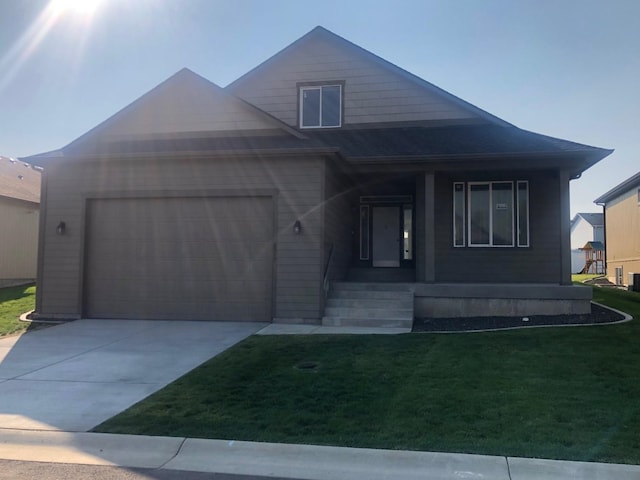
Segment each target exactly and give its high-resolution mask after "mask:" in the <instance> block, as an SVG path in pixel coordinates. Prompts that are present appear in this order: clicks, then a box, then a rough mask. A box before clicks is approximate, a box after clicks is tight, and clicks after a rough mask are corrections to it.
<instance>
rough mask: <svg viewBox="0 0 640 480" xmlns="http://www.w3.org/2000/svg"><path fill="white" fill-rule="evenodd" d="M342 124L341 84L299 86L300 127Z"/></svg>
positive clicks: (324, 126)
mask: <svg viewBox="0 0 640 480" xmlns="http://www.w3.org/2000/svg"><path fill="white" fill-rule="evenodd" d="M341 124H342V85H322V86H310V87H300V127H302V128H327V127H339V126H341Z"/></svg>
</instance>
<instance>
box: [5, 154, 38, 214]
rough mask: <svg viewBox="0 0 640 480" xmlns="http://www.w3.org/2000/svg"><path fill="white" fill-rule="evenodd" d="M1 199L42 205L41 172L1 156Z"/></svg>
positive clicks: (26, 164)
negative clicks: (5, 198) (13, 199)
mask: <svg viewBox="0 0 640 480" xmlns="http://www.w3.org/2000/svg"><path fill="white" fill-rule="evenodd" d="M0 197H8V198H15V199H17V200H24V201H27V202H33V203H40V172H39V171H37V170H35V169H34V168H33V167H32V166H31V165H29V164H28V163H24V162H20V161H18V160H15V159H13V158H9V157H2V156H0Z"/></svg>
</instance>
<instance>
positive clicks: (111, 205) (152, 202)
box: [83, 196, 274, 321]
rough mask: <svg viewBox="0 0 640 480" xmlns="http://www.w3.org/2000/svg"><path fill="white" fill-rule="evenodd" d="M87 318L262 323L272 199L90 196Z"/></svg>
mask: <svg viewBox="0 0 640 480" xmlns="http://www.w3.org/2000/svg"><path fill="white" fill-rule="evenodd" d="M85 225H86V230H85V235H86V236H85V253H84V258H85V261H84V272H85V275H84V277H85V278H84V292H83V297H84V299H83V310H84V311H83V315H84V317H87V318H136V319H163V320H230V321H271V318H272V316H273V315H272V298H273V295H272V284H273V260H274V258H273V256H274V207H273V199H272V197H266V196H264V197H263V196H256V197H246V196H243V197H241V196H238V197H234V196H225V197H215V196H212V197H166V196H165V197H158V198H107V199H89V200H87V205H86V217H85Z"/></svg>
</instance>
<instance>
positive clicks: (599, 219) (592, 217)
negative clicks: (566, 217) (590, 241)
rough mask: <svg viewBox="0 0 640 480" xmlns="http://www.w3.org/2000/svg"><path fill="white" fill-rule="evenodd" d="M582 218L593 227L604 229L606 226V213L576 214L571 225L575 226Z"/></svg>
mask: <svg viewBox="0 0 640 480" xmlns="http://www.w3.org/2000/svg"><path fill="white" fill-rule="evenodd" d="M580 218H582V219H583V220H584V221H585V222H587V223H588V224H589V225H591V226H592V227H602V226H603V225H604V213H576V216H575V217H574V218H573V221H572V222H571V224H572V225H573V224H575V223H576V222H577V221H578V220H579V219H580Z"/></svg>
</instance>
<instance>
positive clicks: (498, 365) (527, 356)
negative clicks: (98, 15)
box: [95, 289, 640, 464]
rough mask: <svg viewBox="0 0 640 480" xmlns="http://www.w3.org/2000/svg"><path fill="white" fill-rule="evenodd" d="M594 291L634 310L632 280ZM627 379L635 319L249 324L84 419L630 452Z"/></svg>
mask: <svg viewBox="0 0 640 480" xmlns="http://www.w3.org/2000/svg"><path fill="white" fill-rule="evenodd" d="M594 298H595V300H596V301H598V302H601V303H606V304H609V305H611V306H614V307H616V308H618V309H620V310H623V311H626V312H629V313H631V314H632V315H634V316H636V317H637V318H640V296H639V295H638V294H633V293H630V292H624V291H615V290H604V289H595V290H594ZM313 365H315V368H308V367H312V366H313ZM304 367H307V368H304ZM638 379H640V322H638V321H633V322H630V323H625V324H620V325H608V326H598V327H564V328H540V329H529V330H517V331H507V332H494V333H474V334H415V333H414V334H406V335H398V336H352V335H341V336H338V335H336V336H279V337H259V336H254V337H251V338H249V339H247V340H245V341H244V342H242V343H240V344H238V345H237V346H235V347H234V348H231V349H230V350H228V351H226V352H225V353H223V354H221V355H219V356H218V357H216V358H214V359H212V360H210V361H208V362H206V363H205V364H203V365H202V366H200V367H198V368H197V369H195V370H193V371H192V372H191V373H189V374H187V375H185V376H184V377H182V378H181V379H179V380H178V381H176V382H174V383H173V384H171V385H169V386H168V387H166V388H165V389H163V390H162V391H160V392H158V393H156V394H155V395H152V396H151V397H149V398H148V399H146V400H144V401H143V402H141V403H139V404H137V405H135V406H133V407H132V408H130V409H129V410H127V411H126V412H124V413H122V414H120V415H118V416H116V417H114V418H112V419H110V420H108V421H107V422H105V423H103V424H102V425H100V426H98V427H97V428H96V429H95V431H100V432H114V433H134V434H149V435H170V436H186V437H202V438H221V439H236V440H254V441H264V442H285V443H311V444H325V445H339V446H357V447H373V448H392V449H410V450H429V451H449V452H466V453H478V454H490V455H510V456H524V457H542V458H556V459H572V460H587V461H604V462H621V463H636V464H638V463H640V435H638V432H640V381H638Z"/></svg>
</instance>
